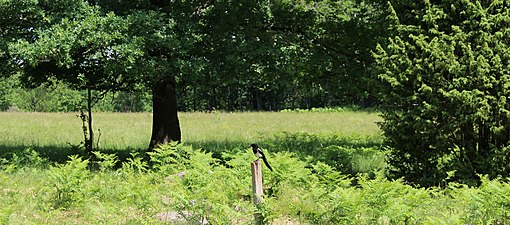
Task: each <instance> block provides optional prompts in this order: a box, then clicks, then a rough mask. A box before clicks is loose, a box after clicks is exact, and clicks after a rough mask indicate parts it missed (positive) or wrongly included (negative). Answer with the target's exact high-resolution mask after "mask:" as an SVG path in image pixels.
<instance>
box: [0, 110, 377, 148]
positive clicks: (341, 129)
mask: <svg viewBox="0 0 510 225" xmlns="http://www.w3.org/2000/svg"><path fill="white" fill-rule="evenodd" d="M179 118H180V122H181V129H182V138H183V141H184V142H186V143H191V144H196V145H203V144H204V143H209V144H211V143H216V144H218V143H222V144H225V143H250V142H260V141H264V140H267V139H270V138H272V137H273V136H274V135H275V134H278V133H281V132H292V133H294V132H307V133H314V134H331V133H343V134H345V135H348V136H349V135H362V136H379V135H380V131H379V129H378V127H377V124H376V122H378V121H380V120H381V118H380V117H379V116H378V114H376V113H370V112H359V111H358V112H350V111H347V112H321V113H319V112H236V113H225V112H213V113H202V112H196V113H180V114H179ZM93 121H94V130H95V139H96V141H97V139H98V138H99V148H100V149H115V150H122V149H145V148H146V147H147V146H148V143H149V139H150V135H151V126H152V114H150V113H94V114H93ZM81 126H82V123H81V120H80V119H79V118H78V117H77V113H0V128H1V129H0V146H10V147H27V146H32V147H56V148H68V147H69V146H70V145H69V144H73V145H76V144H79V143H80V142H81V141H83V132H82V128H81Z"/></svg>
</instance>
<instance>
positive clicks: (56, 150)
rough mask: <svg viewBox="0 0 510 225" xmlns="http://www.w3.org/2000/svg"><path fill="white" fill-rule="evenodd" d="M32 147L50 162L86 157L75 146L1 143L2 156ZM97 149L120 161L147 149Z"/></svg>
mask: <svg viewBox="0 0 510 225" xmlns="http://www.w3.org/2000/svg"><path fill="white" fill-rule="evenodd" d="M27 149H30V150H33V151H35V152H37V153H38V154H39V156H40V157H41V158H44V159H47V160H48V161H49V162H55V163H65V162H66V161H67V160H68V159H69V156H72V155H79V156H83V157H85V156H86V154H85V151H84V149H83V148H79V147H73V146H51V145H49V146H24V145H19V146H7V145H0V158H4V159H7V160H10V159H11V158H12V157H13V155H14V154H21V153H22V152H23V151H25V150H27ZM97 151H99V152H102V153H108V154H116V155H117V157H118V158H119V161H121V162H122V161H125V160H126V159H127V158H131V153H140V154H144V153H145V149H122V150H116V149H98V150H97Z"/></svg>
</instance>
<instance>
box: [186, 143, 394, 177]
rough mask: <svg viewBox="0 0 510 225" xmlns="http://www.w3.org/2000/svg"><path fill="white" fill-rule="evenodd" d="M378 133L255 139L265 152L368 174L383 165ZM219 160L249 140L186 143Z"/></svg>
mask: <svg viewBox="0 0 510 225" xmlns="http://www.w3.org/2000/svg"><path fill="white" fill-rule="evenodd" d="M382 143H383V140H382V137H380V136H363V135H357V136H356V135H351V136H346V135H343V134H332V135H318V134H310V133H280V134H277V135H275V136H274V137H273V138H270V139H266V140H261V141H258V144H259V146H260V147H261V148H263V149H264V150H265V151H266V152H268V153H269V154H270V153H276V152H292V153H293V154H295V155H296V156H297V157H298V158H300V159H301V160H303V161H308V162H310V163H317V162H323V163H326V164H328V165H330V166H331V167H333V168H335V169H337V170H338V171H341V172H343V173H345V174H352V175H355V174H358V173H369V172H373V171H375V170H384V169H385V168H386V162H385V158H386V151H385V150H384V147H383V144H382ZM186 144H190V145H192V146H193V148H201V149H204V150H206V151H208V152H212V153H213V157H215V158H219V159H222V153H224V152H226V153H240V152H244V151H246V149H249V148H250V147H249V145H250V144H251V143H250V142H243V141H204V142H187V143H186Z"/></svg>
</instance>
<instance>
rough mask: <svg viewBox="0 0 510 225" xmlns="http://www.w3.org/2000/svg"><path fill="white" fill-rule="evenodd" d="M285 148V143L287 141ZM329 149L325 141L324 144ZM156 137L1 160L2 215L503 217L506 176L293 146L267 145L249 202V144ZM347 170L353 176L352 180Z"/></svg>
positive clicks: (7, 220)
mask: <svg viewBox="0 0 510 225" xmlns="http://www.w3.org/2000/svg"><path fill="white" fill-rule="evenodd" d="M289 148H290V146H289ZM331 148H333V147H331ZM229 152H231V153H224V154H223V155H222V160H219V159H217V158H215V157H213V156H212V152H206V151H203V150H200V149H194V148H193V147H191V146H189V145H183V144H178V145H177V144H172V145H166V146H162V147H161V148H159V149H156V150H155V151H154V152H152V153H150V155H149V158H150V160H145V159H144V158H145V156H144V155H140V154H136V153H133V155H132V157H130V158H128V159H126V160H123V161H119V159H118V157H117V156H116V155H115V154H108V153H95V158H96V160H94V161H89V160H86V159H84V158H82V157H79V156H71V157H69V159H68V160H67V161H66V162H65V163H55V162H49V161H48V160H47V159H45V158H43V157H41V156H40V155H39V154H38V153H37V152H36V151H34V150H30V149H27V150H25V151H22V152H19V153H16V154H14V155H13V156H12V157H11V158H10V159H5V158H2V159H0V202H1V203H2V207H1V208H0V224H165V223H166V224H205V223H206V222H207V223H208V224H252V223H253V218H254V217H253V214H254V213H255V212H258V213H261V214H262V215H263V216H264V219H265V220H264V222H265V223H268V224H271V223H272V224H284V223H285V224H508V223H509V222H510V205H509V204H508V202H509V199H510V183H509V181H508V180H506V179H505V180H504V179H496V180H489V179H487V178H486V177H481V180H482V185H481V186H480V187H477V188H474V187H467V186H464V185H458V184H449V185H447V186H445V187H442V188H429V189H425V188H415V187H412V186H410V185H407V184H405V183H403V182H402V181H400V180H395V181H390V180H387V179H386V178H385V176H384V175H383V174H382V173H381V172H377V171H373V175H372V176H368V175H366V174H363V173H360V174H358V175H356V177H352V176H351V175H348V174H346V173H343V172H341V171H339V170H337V169H336V168H335V167H333V166H330V165H328V164H326V163H323V162H320V160H313V161H307V160H304V159H302V157H300V156H298V153H297V152H295V151H287V150H284V149H281V150H280V151H277V152H269V153H268V158H269V159H270V163H271V165H272V166H273V168H274V172H271V171H269V170H267V169H266V168H263V175H264V194H265V196H264V201H263V204H262V205H261V206H260V207H255V206H254V205H253V204H252V194H251V190H252V189H251V170H250V162H251V161H253V160H255V159H256V158H255V156H253V154H251V152H250V150H249V149H245V150H244V151H229ZM353 179H356V180H357V182H356V184H355V185H353V182H352V181H353Z"/></svg>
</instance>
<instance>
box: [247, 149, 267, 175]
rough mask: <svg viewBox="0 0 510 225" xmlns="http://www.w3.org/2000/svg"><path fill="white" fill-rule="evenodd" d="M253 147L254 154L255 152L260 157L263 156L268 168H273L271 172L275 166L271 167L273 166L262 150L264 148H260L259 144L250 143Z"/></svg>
mask: <svg viewBox="0 0 510 225" xmlns="http://www.w3.org/2000/svg"><path fill="white" fill-rule="evenodd" d="M250 146H251V148H252V149H253V154H255V156H257V157H259V158H262V160H263V161H264V164H266V166H267V168H268V169H269V170H271V172H272V171H273V168H271V166H270V165H269V163H268V162H267V159H266V156H265V155H264V153H263V152H262V149H260V148H259V146H258V145H257V144H251V145H250Z"/></svg>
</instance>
